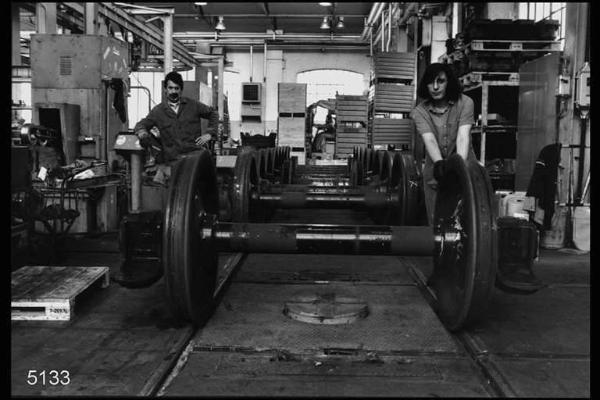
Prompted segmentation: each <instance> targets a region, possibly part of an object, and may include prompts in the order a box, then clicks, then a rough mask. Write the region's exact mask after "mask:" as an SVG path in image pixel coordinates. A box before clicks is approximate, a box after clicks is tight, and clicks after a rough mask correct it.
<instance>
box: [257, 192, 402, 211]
mask: <svg viewBox="0 0 600 400" xmlns="http://www.w3.org/2000/svg"><path fill="white" fill-rule="evenodd" d="M252 198H253V199H254V200H257V201H259V202H260V203H261V204H262V205H265V206H272V207H278V208H311V207H312V208H349V207H353V206H363V207H369V208H383V207H387V206H390V205H392V204H397V203H398V202H399V198H398V195H397V194H387V193H379V192H366V193H306V192H304V193H303V192H283V193H255V194H254V195H253V196H252Z"/></svg>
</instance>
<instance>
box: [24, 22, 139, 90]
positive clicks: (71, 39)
mask: <svg viewBox="0 0 600 400" xmlns="http://www.w3.org/2000/svg"><path fill="white" fill-rule="evenodd" d="M128 76H129V51H128V48H127V43H125V42H122V41H120V40H118V39H115V38H112V37H108V36H97V35H58V34H35V35H31V79H32V81H31V83H32V87H34V88H54V89H97V88H101V87H102V85H103V82H102V80H110V79H112V78H120V79H124V80H126V79H127V78H128Z"/></svg>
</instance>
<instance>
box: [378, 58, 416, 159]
mask: <svg viewBox="0 0 600 400" xmlns="http://www.w3.org/2000/svg"><path fill="white" fill-rule="evenodd" d="M414 72H415V57H414V55H413V54H411V53H378V54H376V55H375V56H374V57H373V75H372V79H371V86H370V89H369V132H370V135H371V140H370V141H371V145H372V146H381V147H386V146H388V145H393V146H395V147H396V148H397V149H405V150H409V149H412V147H413V145H412V143H413V135H414V124H413V122H412V120H410V119H409V113H410V111H411V110H412V108H413V107H414V103H415V87H414V78H415V77H414Z"/></svg>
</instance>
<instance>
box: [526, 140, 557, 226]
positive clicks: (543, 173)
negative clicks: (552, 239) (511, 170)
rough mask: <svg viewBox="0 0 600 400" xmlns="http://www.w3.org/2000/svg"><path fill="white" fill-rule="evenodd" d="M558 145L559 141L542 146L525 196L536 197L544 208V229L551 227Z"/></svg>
mask: <svg viewBox="0 0 600 400" xmlns="http://www.w3.org/2000/svg"><path fill="white" fill-rule="evenodd" d="M560 147H561V145H560V143H554V144H549V145H547V146H545V147H544V148H542V150H541V151H540V154H539V155H538V158H537V160H536V162H535V167H534V168H533V175H532V176H531V180H530V181H529V187H528V188H527V196H531V197H535V198H536V199H538V203H539V206H540V208H541V209H542V210H544V229H546V230H550V229H552V216H553V215H554V199H555V197H556V178H557V172H558V163H559V162H560Z"/></svg>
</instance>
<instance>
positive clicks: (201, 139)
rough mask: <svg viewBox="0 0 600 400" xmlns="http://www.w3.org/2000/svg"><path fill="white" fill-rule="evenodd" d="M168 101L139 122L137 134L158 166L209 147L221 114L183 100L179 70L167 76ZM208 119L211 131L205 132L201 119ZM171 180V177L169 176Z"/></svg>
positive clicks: (201, 104) (187, 99) (204, 105)
mask: <svg viewBox="0 0 600 400" xmlns="http://www.w3.org/2000/svg"><path fill="white" fill-rule="evenodd" d="M163 87H164V89H165V91H166V94H167V96H166V99H165V101H163V102H162V103H161V104H159V105H157V106H155V107H154V108H153V109H152V110H151V111H150V113H149V114H148V116H146V117H145V118H143V119H142V120H141V121H139V122H138V123H137V124H136V125H135V127H134V132H135V134H136V135H137V136H138V138H139V139H140V144H141V145H142V147H144V148H146V149H149V150H150V152H151V154H153V155H154V156H155V157H156V163H158V164H162V163H166V164H170V163H171V162H172V161H174V160H177V159H178V157H179V156H180V155H183V154H186V153H189V152H192V151H194V150H199V149H201V148H202V147H205V146H206V145H207V143H208V142H209V141H210V140H214V139H216V135H217V130H218V125H219V114H218V113H217V110H216V109H215V108H213V107H210V106H207V105H206V104H203V103H201V102H199V101H196V100H193V99H190V98H187V97H182V96H181V91H182V90H183V78H182V77H181V75H180V74H179V73H177V72H175V71H172V72H169V73H168V74H167V75H166V76H165V80H164V82H163ZM202 118H205V119H208V121H209V122H208V129H207V132H206V133H204V134H202V132H201V130H202V129H201V126H200V123H201V119H202ZM167 178H168V176H167Z"/></svg>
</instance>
